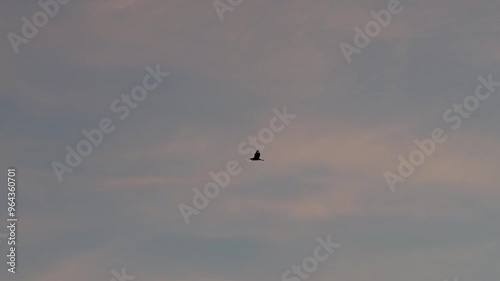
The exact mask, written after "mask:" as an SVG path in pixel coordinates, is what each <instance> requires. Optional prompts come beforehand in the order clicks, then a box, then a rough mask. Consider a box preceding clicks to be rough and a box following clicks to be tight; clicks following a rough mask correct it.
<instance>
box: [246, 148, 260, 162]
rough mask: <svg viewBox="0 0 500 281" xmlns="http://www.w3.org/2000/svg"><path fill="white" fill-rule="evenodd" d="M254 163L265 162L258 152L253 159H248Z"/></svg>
mask: <svg viewBox="0 0 500 281" xmlns="http://www.w3.org/2000/svg"><path fill="white" fill-rule="evenodd" d="M248 159H250V160H252V161H264V159H260V152H259V151H258V150H257V151H255V154H254V155H253V158H248Z"/></svg>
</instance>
